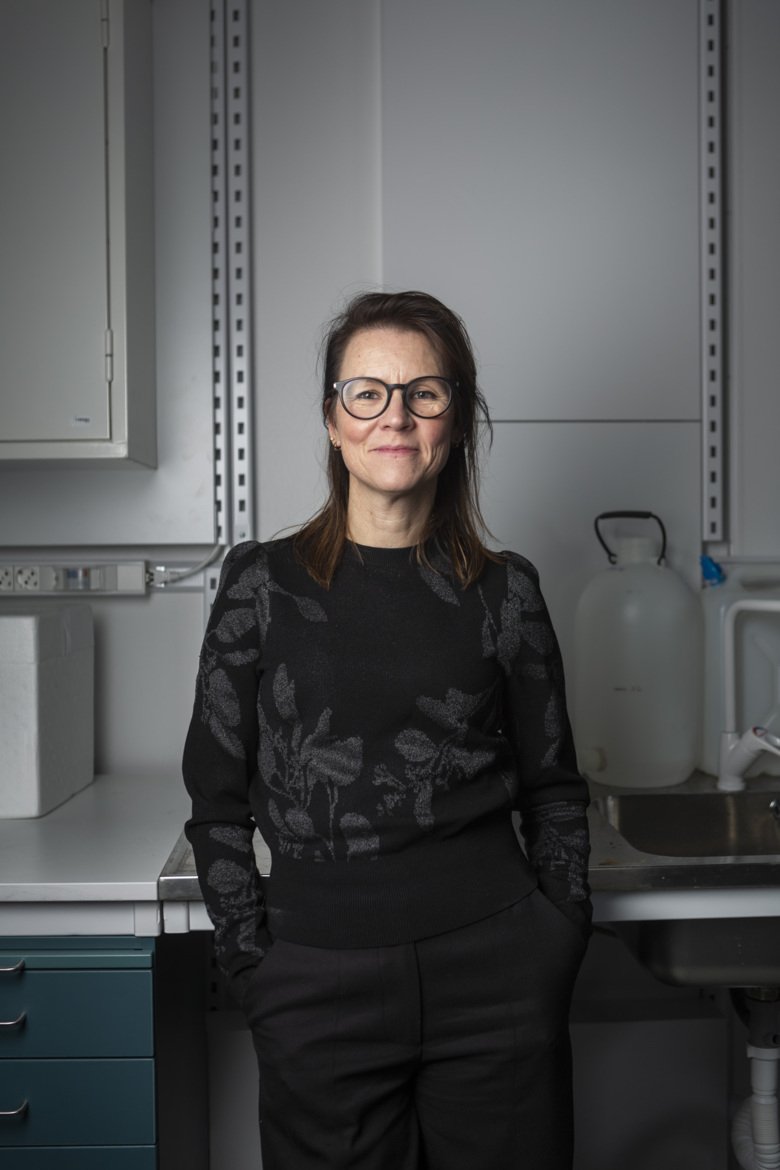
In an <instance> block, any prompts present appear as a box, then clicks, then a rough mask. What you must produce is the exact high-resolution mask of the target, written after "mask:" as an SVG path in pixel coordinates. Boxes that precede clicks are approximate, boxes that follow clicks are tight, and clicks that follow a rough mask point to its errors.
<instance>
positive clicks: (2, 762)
mask: <svg viewBox="0 0 780 1170" xmlns="http://www.w3.org/2000/svg"><path fill="white" fill-rule="evenodd" d="M93 680H94V651H93V627H92V610H91V609H90V607H89V606H88V605H87V604H86V603H84V602H78V603H71V604H66V605H61V604H58V603H56V602H54V603H52V604H47V605H41V606H40V608H35V609H29V610H25V611H24V612H23V613H22V612H19V611H18V610H15V611H13V612H11V611H9V612H5V613H2V612H0V817H2V818H9V817H40V816H43V815H44V814H45V813H47V812H49V811H50V810H51V809H53V808H56V806H57V805H59V804H62V803H63V801H65V800H67V799H68V798H69V797H71V796H72V795H73V794H74V793H75V792H78V791H79V790H80V789H82V788H85V787H86V786H87V785H88V784H91V782H92V780H93V779H94V681H93Z"/></svg>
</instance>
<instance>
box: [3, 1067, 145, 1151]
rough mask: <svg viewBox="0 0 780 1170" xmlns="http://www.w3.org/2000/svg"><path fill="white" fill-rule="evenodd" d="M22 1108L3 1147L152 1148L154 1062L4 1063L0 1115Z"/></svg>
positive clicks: (8, 1120)
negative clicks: (25, 1105)
mask: <svg viewBox="0 0 780 1170" xmlns="http://www.w3.org/2000/svg"><path fill="white" fill-rule="evenodd" d="M24 1102H27V1108H26V1109H23V1103H24ZM20 1108H22V1113H21V1114H20V1115H18V1116H13V1117H8V1116H5V1117H3V1116H0V1147H7V1146H95V1145H104V1146H106V1145H109V1146H113V1145H116V1146H124V1145H153V1144H154V1142H155V1140H156V1135H155V1101H154V1061H152V1060H148V1059H147V1060H0V1114H2V1113H6V1114H8V1113H11V1112H13V1111H15V1110H19V1109H20ZM0 1162H2V1164H3V1165H5V1154H3V1156H2V1158H0Z"/></svg>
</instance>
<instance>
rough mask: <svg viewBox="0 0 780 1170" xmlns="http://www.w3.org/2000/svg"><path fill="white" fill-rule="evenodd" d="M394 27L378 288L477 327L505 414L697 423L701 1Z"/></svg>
mask: <svg viewBox="0 0 780 1170" xmlns="http://www.w3.org/2000/svg"><path fill="white" fill-rule="evenodd" d="M382 17H383V24H382V94H383V100H382V141H383V187H382V205H383V229H384V230H383V249H384V256H383V276H384V279H385V281H386V282H387V283H388V284H389V285H390V286H392V287H396V288H397V287H405V288H408V287H422V288H425V289H428V290H429V291H431V292H433V293H436V294H437V295H439V296H441V297H442V299H443V300H445V301H446V302H448V303H450V304H452V306H453V307H454V308H456V309H457V310H458V311H459V312H460V313H461V314H462V315H463V316H464V317H465V319H466V321H467V323H468V324H469V326H470V328H471V331H472V333H473V337H474V341H475V343H476V345H477V347H478V350H479V353H480V357H481V359H482V368H483V373H484V374H485V376H486V378H488V379H489V380H490V382H491V383H492V385H493V386H494V395H493V407H494V413H495V415H496V417H497V418H508V419H523V418H525V419H562V418H570V419H576V418H587V419H600V418H601V419H611V418H625V419H642V418H652V419H664V418H670V419H693V418H698V417H699V414H700V404H699V396H700V390H699V188H698V23H697V19H698V7H697V0H653V3H647V2H646V0H588V3H587V4H582V3H580V4H576V3H561V2H560V0H553V2H550V0H523V2H522V3H518V2H517V0H491V2H490V3H488V4H475V3H473V2H472V0H426V2H425V3H420V2H419V0H388V2H387V3H385V4H383V6H382Z"/></svg>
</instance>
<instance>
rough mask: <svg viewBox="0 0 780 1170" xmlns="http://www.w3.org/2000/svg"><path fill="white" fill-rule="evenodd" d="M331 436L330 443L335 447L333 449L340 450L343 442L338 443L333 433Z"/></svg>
mask: <svg viewBox="0 0 780 1170" xmlns="http://www.w3.org/2000/svg"><path fill="white" fill-rule="evenodd" d="M329 437H330V445H331V447H332V448H333V450H334V451H340V450H341V443H337V442H336V440H335V439H334V438H333V435H330V436H329Z"/></svg>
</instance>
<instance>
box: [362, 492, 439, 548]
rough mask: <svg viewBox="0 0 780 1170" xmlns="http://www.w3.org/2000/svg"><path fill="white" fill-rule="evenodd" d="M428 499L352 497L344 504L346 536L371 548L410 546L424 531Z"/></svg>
mask: <svg viewBox="0 0 780 1170" xmlns="http://www.w3.org/2000/svg"><path fill="white" fill-rule="evenodd" d="M434 494H435V493H431V497H430V499H425V500H421V499H419V498H416V499H415V500H410V499H408V498H404V497H402V498H400V499H398V500H394V501H390V500H387V499H383V500H381V501H379V502H378V503H377V502H375V501H366V500H355V499H353V497H352V496H350V500H349V505H348V508H347V536H348V537H349V539H350V540H352V541H354V542H355V544H363V545H367V546H369V547H372V548H411V547H412V546H413V545H415V544H418V543H419V541H420V540H421V539H422V538H423V536H424V535H425V531H426V529H427V527H428V520H429V517H430V514H431V509H432V507H433V496H434Z"/></svg>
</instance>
